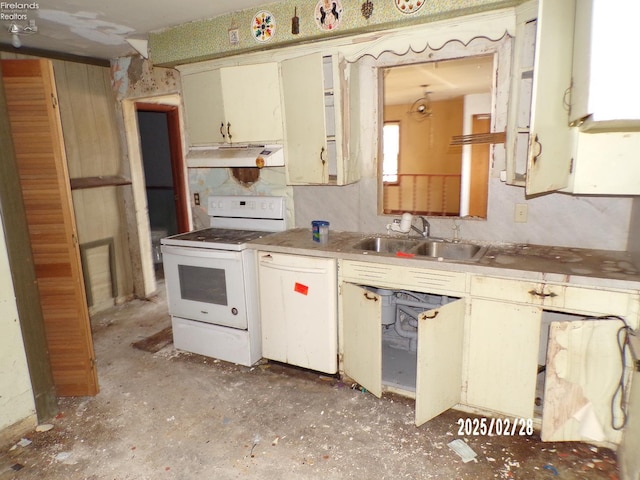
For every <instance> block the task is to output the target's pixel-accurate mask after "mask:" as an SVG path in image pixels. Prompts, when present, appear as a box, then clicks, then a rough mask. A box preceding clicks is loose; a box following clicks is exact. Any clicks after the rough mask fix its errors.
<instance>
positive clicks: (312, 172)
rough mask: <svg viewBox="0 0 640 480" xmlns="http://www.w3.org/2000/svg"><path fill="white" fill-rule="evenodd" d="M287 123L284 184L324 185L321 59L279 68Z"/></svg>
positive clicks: (316, 55) (287, 63)
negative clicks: (286, 160)
mask: <svg viewBox="0 0 640 480" xmlns="http://www.w3.org/2000/svg"><path fill="white" fill-rule="evenodd" d="M280 72H281V74H282V95H283V103H284V111H285V118H286V119H287V121H286V135H287V137H286V138H287V141H286V143H285V149H286V154H287V159H288V160H289V161H288V162H287V166H286V169H287V183H288V184H289V185H305V184H309V183H311V184H313V183H327V181H328V180H329V170H328V168H327V166H326V162H325V160H324V159H323V158H321V155H327V153H326V152H325V151H326V149H327V142H326V130H325V110H324V99H323V97H324V82H323V71H322V55H321V54H320V53H314V54H311V55H306V56H303V57H298V58H292V59H290V60H284V61H283V62H282V63H281V64H280Z"/></svg>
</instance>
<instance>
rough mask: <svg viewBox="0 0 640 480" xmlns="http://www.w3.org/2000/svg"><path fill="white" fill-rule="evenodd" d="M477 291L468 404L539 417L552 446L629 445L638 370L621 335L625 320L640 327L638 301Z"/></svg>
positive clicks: (514, 288)
mask: <svg viewBox="0 0 640 480" xmlns="http://www.w3.org/2000/svg"><path fill="white" fill-rule="evenodd" d="M470 286H471V288H470V290H471V296H470V298H469V302H470V309H469V312H470V314H469V317H468V320H467V329H466V340H465V345H466V348H465V369H464V372H463V378H464V379H463V394H462V401H461V403H462V404H465V405H468V406H470V407H473V408H474V409H476V410H480V411H486V412H488V413H492V414H498V415H504V416H509V417H516V418H524V419H530V418H533V419H537V421H538V422H539V424H541V432H540V433H541V438H542V440H544V441H587V442H589V441H590V442H594V441H596V442H606V443H610V444H617V443H619V442H620V440H621V431H619V430H618V429H617V428H614V426H616V427H619V426H620V425H621V424H622V418H623V412H622V409H621V408H620V402H625V401H626V398H624V396H625V392H623V391H621V390H619V384H620V382H621V379H622V380H623V383H624V385H625V386H626V387H628V386H629V382H630V378H631V368H630V366H627V367H626V368H623V364H624V362H625V357H623V355H622V354H621V351H620V348H619V346H618V332H619V330H620V328H621V327H622V326H623V325H624V323H623V321H622V320H621V319H625V320H626V321H627V323H628V324H629V326H630V327H632V328H637V322H638V295H637V294H636V293H634V292H625V291H606V290H599V289H589V288H583V287H575V286H571V285H566V286H565V285H557V284H530V283H528V282H524V281H518V280H506V279H500V278H491V277H479V276H476V277H473V278H472V279H471V282H470ZM525 302H526V303H525ZM626 364H627V365H629V362H628V360H627V361H626ZM625 391H626V388H625Z"/></svg>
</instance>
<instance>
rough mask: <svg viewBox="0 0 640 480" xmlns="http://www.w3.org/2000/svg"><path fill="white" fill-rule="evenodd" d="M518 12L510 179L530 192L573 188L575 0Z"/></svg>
mask: <svg viewBox="0 0 640 480" xmlns="http://www.w3.org/2000/svg"><path fill="white" fill-rule="evenodd" d="M532 5H535V3H533V4H532V3H529V4H524V5H523V6H522V7H520V9H519V11H518V14H517V15H518V25H517V27H516V28H517V30H516V47H515V56H514V70H513V71H514V75H513V81H512V99H511V106H510V112H509V120H510V122H509V125H510V128H509V132H508V138H507V154H508V157H509V158H510V159H511V162H510V165H509V167H508V169H507V182H508V183H511V184H515V185H524V186H525V187H526V192H527V194H528V195H534V194H539V193H544V192H550V191H554V190H559V189H562V188H565V187H567V185H568V184H569V170H570V168H571V158H572V152H571V128H570V127H569V120H568V109H569V105H568V95H569V91H570V87H571V67H570V66H571V63H572V55H573V29H572V28H571V26H572V24H573V21H572V19H573V16H574V10H575V0H566V1H562V2H557V1H554V0H540V1H539V2H538V7H537V11H536V10H534V9H533V8H532Z"/></svg>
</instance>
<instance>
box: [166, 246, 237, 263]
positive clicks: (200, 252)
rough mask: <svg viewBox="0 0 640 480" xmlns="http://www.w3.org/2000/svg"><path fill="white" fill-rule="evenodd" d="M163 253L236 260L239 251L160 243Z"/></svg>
mask: <svg viewBox="0 0 640 480" xmlns="http://www.w3.org/2000/svg"><path fill="white" fill-rule="evenodd" d="M161 250H162V254H163V255H176V256H182V257H200V258H219V259H230V260H236V259H237V258H238V257H239V256H240V252H236V251H227V250H215V249H212V248H192V247H178V246H175V245H162V248H161Z"/></svg>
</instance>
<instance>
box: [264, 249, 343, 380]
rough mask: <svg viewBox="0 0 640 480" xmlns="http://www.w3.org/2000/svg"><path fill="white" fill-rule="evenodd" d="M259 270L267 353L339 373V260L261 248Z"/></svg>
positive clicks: (278, 357)
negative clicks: (337, 262) (265, 250)
mask: <svg viewBox="0 0 640 480" xmlns="http://www.w3.org/2000/svg"><path fill="white" fill-rule="evenodd" d="M258 273H259V282H260V314H261V322H262V356H263V357H264V358H268V359H270V360H275V361H278V362H284V363H288V364H291V365H297V366H299V367H304V368H309V369H311V370H317V371H319V372H325V373H331V374H333V373H336V372H337V370H338V320H337V272H336V260H335V259H333V258H318V257H307V256H302V255H289V254H279V253H267V252H260V253H259V263H258Z"/></svg>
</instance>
